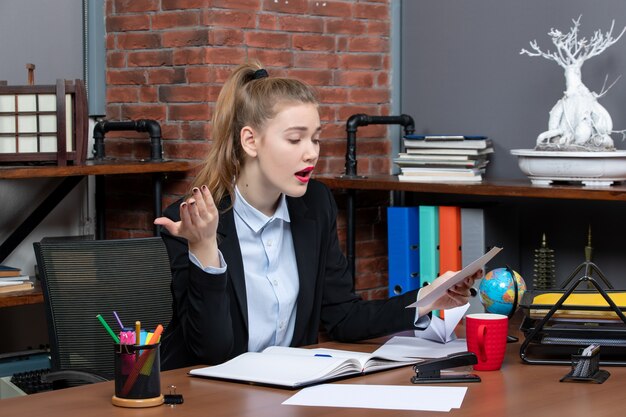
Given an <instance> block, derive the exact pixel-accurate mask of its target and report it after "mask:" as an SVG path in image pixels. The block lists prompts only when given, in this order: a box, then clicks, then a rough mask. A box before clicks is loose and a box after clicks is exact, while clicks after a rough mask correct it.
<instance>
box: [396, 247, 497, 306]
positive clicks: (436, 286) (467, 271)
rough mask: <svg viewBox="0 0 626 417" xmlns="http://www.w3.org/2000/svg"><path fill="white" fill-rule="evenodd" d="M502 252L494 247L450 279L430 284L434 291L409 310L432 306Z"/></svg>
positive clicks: (437, 280) (440, 279) (439, 279)
mask: <svg viewBox="0 0 626 417" xmlns="http://www.w3.org/2000/svg"><path fill="white" fill-rule="evenodd" d="M501 250H502V248H499V247H497V246H494V247H493V248H491V250H490V251H489V252H487V253H485V254H484V255H483V256H481V257H480V258H478V259H476V260H475V261H474V262H472V263H471V264H469V265H467V266H466V267H465V268H463V269H461V270H460V271H459V272H457V273H456V274H454V275H450V276H449V277H447V278H445V279H442V278H438V279H436V280H434V281H433V283H432V284H430V285H431V286H432V287H433V289H432V290H431V291H430V292H429V293H428V294H426V295H425V296H424V297H422V298H420V299H419V300H417V301H416V302H414V303H413V304H410V305H408V306H407V308H409V307H423V306H427V305H429V304H431V303H432V302H433V301H435V300H436V299H438V298H439V297H441V296H442V295H444V294H445V293H446V291H448V290H449V289H450V288H452V287H453V286H455V285H457V284H460V283H461V282H463V280H464V279H465V278H467V277H470V276H472V275H474V274H475V273H476V272H478V271H479V270H480V269H481V268H482V267H483V266H485V264H486V263H487V262H489V261H490V260H491V259H492V258H493V257H494V256H496V255H497V254H498V252H500V251H501Z"/></svg>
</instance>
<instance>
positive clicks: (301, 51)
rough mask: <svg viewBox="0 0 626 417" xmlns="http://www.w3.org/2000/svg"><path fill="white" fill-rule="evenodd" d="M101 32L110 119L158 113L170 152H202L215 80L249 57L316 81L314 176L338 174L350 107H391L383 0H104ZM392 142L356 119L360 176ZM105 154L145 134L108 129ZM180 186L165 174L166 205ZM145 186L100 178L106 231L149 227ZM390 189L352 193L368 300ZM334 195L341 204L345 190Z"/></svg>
mask: <svg viewBox="0 0 626 417" xmlns="http://www.w3.org/2000/svg"><path fill="white" fill-rule="evenodd" d="M106 32H107V33H106V47H107V57H106V66H107V70H106V80H107V107H106V108H107V118H108V119H110V120H128V119H139V118H144V119H156V120H157V121H159V122H160V124H161V128H162V132H163V140H164V153H165V157H166V158H167V159H185V160H198V161H199V160H201V159H202V158H203V156H204V155H205V154H206V151H207V149H208V148H209V147H210V143H211V141H210V132H211V126H210V118H211V114H212V111H213V106H214V102H215V99H216V98H217V95H218V93H219V90H220V87H221V84H222V83H223V81H224V80H225V78H226V77H227V76H228V74H229V72H230V71H231V69H232V68H233V67H234V66H236V65H237V64H240V63H242V62H245V61H246V60H247V59H249V58H256V59H259V60H260V61H261V62H262V63H263V64H264V65H265V67H266V68H267V69H268V71H269V73H270V76H271V75H285V76H292V77H297V78H300V79H302V80H304V81H307V82H308V83H310V84H312V85H314V86H316V87H317V89H318V91H319V93H320V97H321V101H322V106H321V115H322V121H323V124H324V130H323V135H322V136H323V137H322V139H323V142H322V151H321V152H322V155H321V159H320V162H319V164H318V168H317V172H319V173H330V174H339V173H341V172H342V171H343V169H344V156H345V150H346V143H345V142H346V139H345V138H346V133H345V123H346V120H347V119H348V117H349V116H350V115H352V114H355V113H367V114H372V115H386V114H389V109H390V69H389V66H390V39H389V33H390V5H389V0H379V1H375V0H370V1H348V0H346V1H313V0H288V1H287V0H107V1H106ZM390 149H391V146H390V143H389V141H388V139H387V128H386V127H384V126H369V127H365V128H360V129H359V132H358V155H359V165H358V170H359V173H360V174H368V173H388V172H389V169H390V166H389V152H390ZM106 153H107V156H120V157H127V156H132V157H135V158H142V157H147V156H148V155H149V150H148V148H147V139H146V138H145V136H144V135H143V134H127V133H125V134H120V133H119V132H118V133H117V134H114V133H110V134H108V135H107V141H106ZM187 185H188V178H185V177H184V176H181V175H169V177H168V179H167V181H166V186H165V196H164V205H168V204H169V203H171V202H172V201H174V200H175V199H177V198H178V197H179V196H180V194H182V193H183V192H184V190H186V188H187ZM151 193H152V189H151V185H150V182H149V178H141V177H139V178H138V177H122V178H109V179H108V180H107V195H108V196H111V198H110V199H108V201H107V228H108V232H107V234H108V236H109V237H130V236H144V235H149V234H150V233H151V227H152V226H151V225H152V214H151V204H152V203H151V201H152V200H151ZM386 198H387V196H386V193H380V194H367V193H365V194H362V193H360V194H359V205H360V206H363V208H362V209H359V214H358V216H357V219H358V225H357V252H356V255H357V259H358V262H357V275H358V278H357V281H356V286H357V289H358V290H359V291H360V292H361V293H362V294H363V295H364V296H365V297H367V298H372V297H375V298H381V297H384V296H385V291H386V290H385V286H386V276H387V273H386V271H387V260H386V229H385V222H384V219H383V218H382V216H383V215H384V205H385V204H386ZM337 200H338V203H339V205H340V208H341V207H342V206H343V196H342V195H341V193H340V192H338V193H337ZM340 236H341V237H342V239H343V238H344V236H345V219H344V217H343V215H342V217H341V218H340Z"/></svg>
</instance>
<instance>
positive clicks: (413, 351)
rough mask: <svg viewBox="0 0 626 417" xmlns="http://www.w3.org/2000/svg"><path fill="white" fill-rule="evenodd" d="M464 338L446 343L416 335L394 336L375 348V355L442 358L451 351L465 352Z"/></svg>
mask: <svg viewBox="0 0 626 417" xmlns="http://www.w3.org/2000/svg"><path fill="white" fill-rule="evenodd" d="M466 351H467V342H466V341H465V339H455V340H452V341H450V342H448V343H439V342H433V341H431V340H426V339H421V338H418V337H407V336H394V337H392V338H391V339H389V340H388V341H387V343H385V344H384V345H382V346H381V347H379V348H378V349H376V351H375V352H374V353H375V354H377V355H381V356H385V357H393V358H424V359H431V358H442V357H444V356H448V355H450V354H452V353H458V352H466Z"/></svg>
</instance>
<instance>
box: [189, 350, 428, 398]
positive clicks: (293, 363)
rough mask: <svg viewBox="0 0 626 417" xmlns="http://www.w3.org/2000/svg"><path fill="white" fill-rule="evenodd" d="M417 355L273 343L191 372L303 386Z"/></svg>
mask: <svg viewBox="0 0 626 417" xmlns="http://www.w3.org/2000/svg"><path fill="white" fill-rule="evenodd" d="M419 361H420V359H415V358H391V357H380V356H376V355H373V354H371V353H362V352H352V351H347V350H337V349H323V348H317V349H305V348H293V347H282V346H270V347H268V348H266V349H265V350H263V352H246V353H243V354H241V355H239V356H237V357H235V358H233V359H231V360H229V361H227V362H224V363H222V364H220V365H216V366H208V367H206V368H198V369H192V370H191V371H190V372H189V374H190V375H194V376H202V377H208V378H219V379H226V380H232V381H239V382H249V383H257V384H263V385H275V386H281V387H286V388H300V387H303V386H307V385H312V384H316V383H319V382H323V381H328V380H332V379H337V378H340V377H345V376H351V375H360V374H365V373H369V372H374V371H380V370H383V369H389V368H397V367H400V366H403V365H410V364H414V363H417V362H419Z"/></svg>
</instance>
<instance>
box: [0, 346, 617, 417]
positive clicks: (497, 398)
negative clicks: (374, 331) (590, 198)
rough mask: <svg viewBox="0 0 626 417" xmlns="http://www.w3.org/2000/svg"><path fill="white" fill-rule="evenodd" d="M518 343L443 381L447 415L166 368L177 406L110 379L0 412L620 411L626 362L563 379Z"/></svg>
mask: <svg viewBox="0 0 626 417" xmlns="http://www.w3.org/2000/svg"><path fill="white" fill-rule="evenodd" d="M322 346H324V347H330V348H338V349H349V350H360V351H368V352H371V351H373V350H375V349H376V348H377V346H378V344H376V343H365V342H364V343H358V344H341V343H332V342H331V343H324V344H322ZM519 346H520V343H519V342H518V343H513V344H509V346H508V352H507V357H506V359H505V363H504V365H503V368H502V369H501V370H500V371H491V372H475V373H476V374H478V375H480V377H481V378H482V382H480V383H471V384H465V385H463V384H444V385H447V386H453V385H456V386H467V387H468V391H467V394H466V396H465V400H464V401H463V405H462V406H461V408H460V409H453V410H452V411H451V412H450V413H449V414H444V413H433V412H430V413H429V412H417V411H402V410H376V409H356V408H333V407H300V406H286V405H281V403H282V402H283V401H284V400H286V399H287V398H289V397H290V396H292V395H293V394H294V393H295V392H297V391H291V390H284V389H278V388H268V387H260V386H253V385H246V384H239V383H232V382H220V381H214V380H209V379H201V378H195V377H189V376H187V375H186V373H187V371H188V370H189V368H187V369H179V370H174V371H168V372H163V373H162V376H161V386H162V387H163V392H164V393H167V392H168V388H167V387H168V386H169V385H176V387H177V392H178V393H180V394H183V396H184V399H185V402H184V404H182V405H179V406H176V407H170V406H167V405H162V406H159V407H154V408H146V409H125V408H118V407H115V406H113V405H112V404H111V396H112V394H113V391H114V387H113V382H103V383H98V384H93V385H88V386H82V387H77V388H70V389H66V390H61V391H52V392H45V393H40V394H34V395H30V396H27V397H19V398H10V399H6V400H2V401H0V416H2V417H4V416H28V417H38V416H42V417H43V416H45V417H61V416H67V417H73V416H77V417H78V416H81V417H83V416H89V417H104V416H107V417H108V416H120V417H125V416H134V417H137V416H141V417H146V416H151V417H152V416H155V417H156V416H181V417H183V416H184V417H191V416H212V417H218V416H233V417H247V416H250V417H280V416H285V417H305V416H311V417H313V416H315V417H349V416H382V417H386V416H389V417H392V416H393V417H397V416H427V415H429V416H432V415H440V416H444V415H450V416H452V417H458V416H465V417H469V416H475V417H501V416H507V417H530V416H567V417H573V416H581V417H583V416H584V417H591V416H593V417H601V416H607V417H608V416H610V417H615V416H619V415H622V413H623V407H624V406H623V403H624V400H626V393H624V384H625V383H626V368H620V367H610V368H608V367H607V368H603V369H606V370H608V371H609V372H610V373H611V376H610V377H609V379H608V380H607V381H606V382H605V383H604V384H593V383H575V382H559V379H560V378H561V377H562V376H563V375H565V374H566V373H567V372H568V371H569V367H566V366H547V365H525V364H522V363H521V360H520V358H519ZM412 375H413V370H412V368H411V367H403V368H398V369H394V370H389V371H384V372H380V373H376V374H371V375H367V376H362V377H355V378H349V379H345V380H342V381H339V382H335V383H342V384H346V383H350V384H382V385H404V386H412V385H413V384H411V382H410V381H409V378H410V377H411V376H412Z"/></svg>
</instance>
